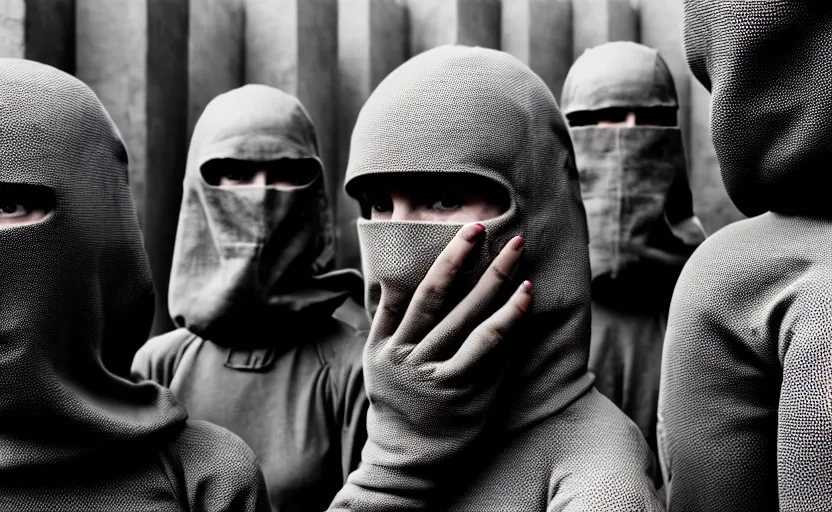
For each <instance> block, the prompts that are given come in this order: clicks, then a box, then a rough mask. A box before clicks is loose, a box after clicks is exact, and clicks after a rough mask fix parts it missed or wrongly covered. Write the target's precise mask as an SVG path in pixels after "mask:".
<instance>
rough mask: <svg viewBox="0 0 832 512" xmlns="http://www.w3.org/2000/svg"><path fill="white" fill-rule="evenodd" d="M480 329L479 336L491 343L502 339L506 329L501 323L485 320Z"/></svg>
mask: <svg viewBox="0 0 832 512" xmlns="http://www.w3.org/2000/svg"><path fill="white" fill-rule="evenodd" d="M480 329H481V331H480V337H481V338H483V339H484V340H486V341H489V342H492V343H496V342H498V341H500V340H502V339H503V338H504V337H505V336H506V334H507V331H508V329H506V327H505V326H504V325H503V324H501V323H498V322H485V323H484V324H482V325H481V326H480Z"/></svg>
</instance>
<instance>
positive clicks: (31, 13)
mask: <svg viewBox="0 0 832 512" xmlns="http://www.w3.org/2000/svg"><path fill="white" fill-rule="evenodd" d="M5 2H6V3H13V2H10V0H5ZM25 27H26V28H25V30H26V49H25V51H24V56H25V57H26V58H27V59H30V60H36V61H38V62H43V63H44V64H49V65H50V66H54V67H56V68H58V69H60V70H63V71H66V72H67V73H72V74H74V73H75V0H26V25H25Z"/></svg>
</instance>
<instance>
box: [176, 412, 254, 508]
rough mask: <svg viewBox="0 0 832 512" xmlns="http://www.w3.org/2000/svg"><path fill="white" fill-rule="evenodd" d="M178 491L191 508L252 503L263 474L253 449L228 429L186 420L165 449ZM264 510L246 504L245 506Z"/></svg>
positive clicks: (235, 505) (237, 505)
mask: <svg viewBox="0 0 832 512" xmlns="http://www.w3.org/2000/svg"><path fill="white" fill-rule="evenodd" d="M165 457H166V460H167V461H168V462H169V463H170V467H171V468H172V471H173V473H175V478H176V481H177V482H178V484H176V485H177V487H179V489H178V493H179V495H180V496H181V497H182V499H183V500H185V501H187V503H188V505H189V508H190V509H191V510H206V509H207V510H230V509H234V510H237V508H236V507H239V506H242V502H248V503H249V505H251V503H253V502H254V501H255V500H256V499H257V498H258V495H259V494H265V493H264V492H262V493H261V492H259V490H260V489H261V487H263V475H262V472H261V470H260V465H259V462H258V460H257V457H256V456H255V455H254V452H253V451H252V449H251V448H250V447H249V446H248V445H247V444H246V443H245V442H244V441H243V440H242V439H241V438H240V437H239V436H237V435H236V434H234V433H232V432H231V431H229V430H227V429H225V428H223V427H220V426H217V425H214V424H212V423H208V422H206V421H198V420H188V421H187V422H186V423H185V426H184V428H182V430H181V431H180V432H179V433H178V434H177V435H176V436H175V437H174V438H173V439H172V440H171V442H170V444H169V445H168V446H167V448H166V450H165ZM255 508H256V509H257V510H260V509H262V510H265V508H263V507H262V506H261V507H260V508H257V507H252V506H247V507H246V508H245V509H246V510H254V509H255Z"/></svg>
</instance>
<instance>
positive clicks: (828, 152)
mask: <svg viewBox="0 0 832 512" xmlns="http://www.w3.org/2000/svg"><path fill="white" fill-rule="evenodd" d="M830 48H832V7H830V5H829V4H828V3H827V2H811V1H792V2H748V1H724V2H714V1H710V0H708V1H705V0H688V1H686V2H685V49H686V52H687V58H688V64H689V65H690V68H691V70H692V71H693V72H694V74H695V75H696V77H697V78H698V79H699V81H700V82H702V84H703V85H705V86H706V87H707V88H708V89H709V90H710V91H711V93H712V100H711V131H712V134H713V141H714V146H715V148H716V153H717V157H718V159H719V164H720V168H721V171H722V179H723V182H724V183H725V186H726V188H727V190H728V193H729V195H730V196H731V199H732V200H733V201H734V203H735V204H736V205H737V207H738V208H739V209H740V210H741V211H742V212H743V213H745V214H746V215H749V216H755V215H756V217H754V218H751V219H748V220H743V221H740V222H736V223H734V224H731V225H729V226H727V227H725V228H723V229H722V230H720V231H719V232H717V233H716V234H714V235H712V236H711V237H710V238H709V239H708V240H707V241H706V242H705V243H704V244H702V246H700V247H699V249H698V250H697V251H696V252H695V253H694V254H693V256H692V257H691V258H690V261H689V262H688V264H687V266H686V267H685V269H684V271H683V272H682V275H681V276H680V278H679V282H678V284H677V287H676V291H675V293H674V295H673V301H672V303H671V308H670V317H669V322H668V328H667V337H666V339H665V353H664V360H663V366H662V380H661V393H660V396H659V451H660V454H661V456H662V459H663V468H664V470H665V477H666V479H667V481H668V488H669V506H670V508H671V509H672V510H726V511H728V510H732V511H733V510H771V509H777V507H778V504H779V508H780V510H806V511H817V510H829V507H830V503H832V443H830V439H832V408H830V400H831V399H832V380H831V379H830V376H832V201H830V200H829V197H828V195H829V190H830V179H829V178H830V176H832V174H830V168H832V146H830V141H832V67H830V57H829V50H830Z"/></svg>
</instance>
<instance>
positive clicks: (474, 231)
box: [463, 222, 485, 242]
mask: <svg viewBox="0 0 832 512" xmlns="http://www.w3.org/2000/svg"><path fill="white" fill-rule="evenodd" d="M484 232H485V226H483V225H482V224H480V223H479V222H477V223H476V224H471V226H470V227H469V228H468V229H467V233H465V235H463V236H465V238H466V239H467V240H468V241H469V242H473V241H474V239H475V238H477V237H478V236H480V235H481V234H483V233H484Z"/></svg>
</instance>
